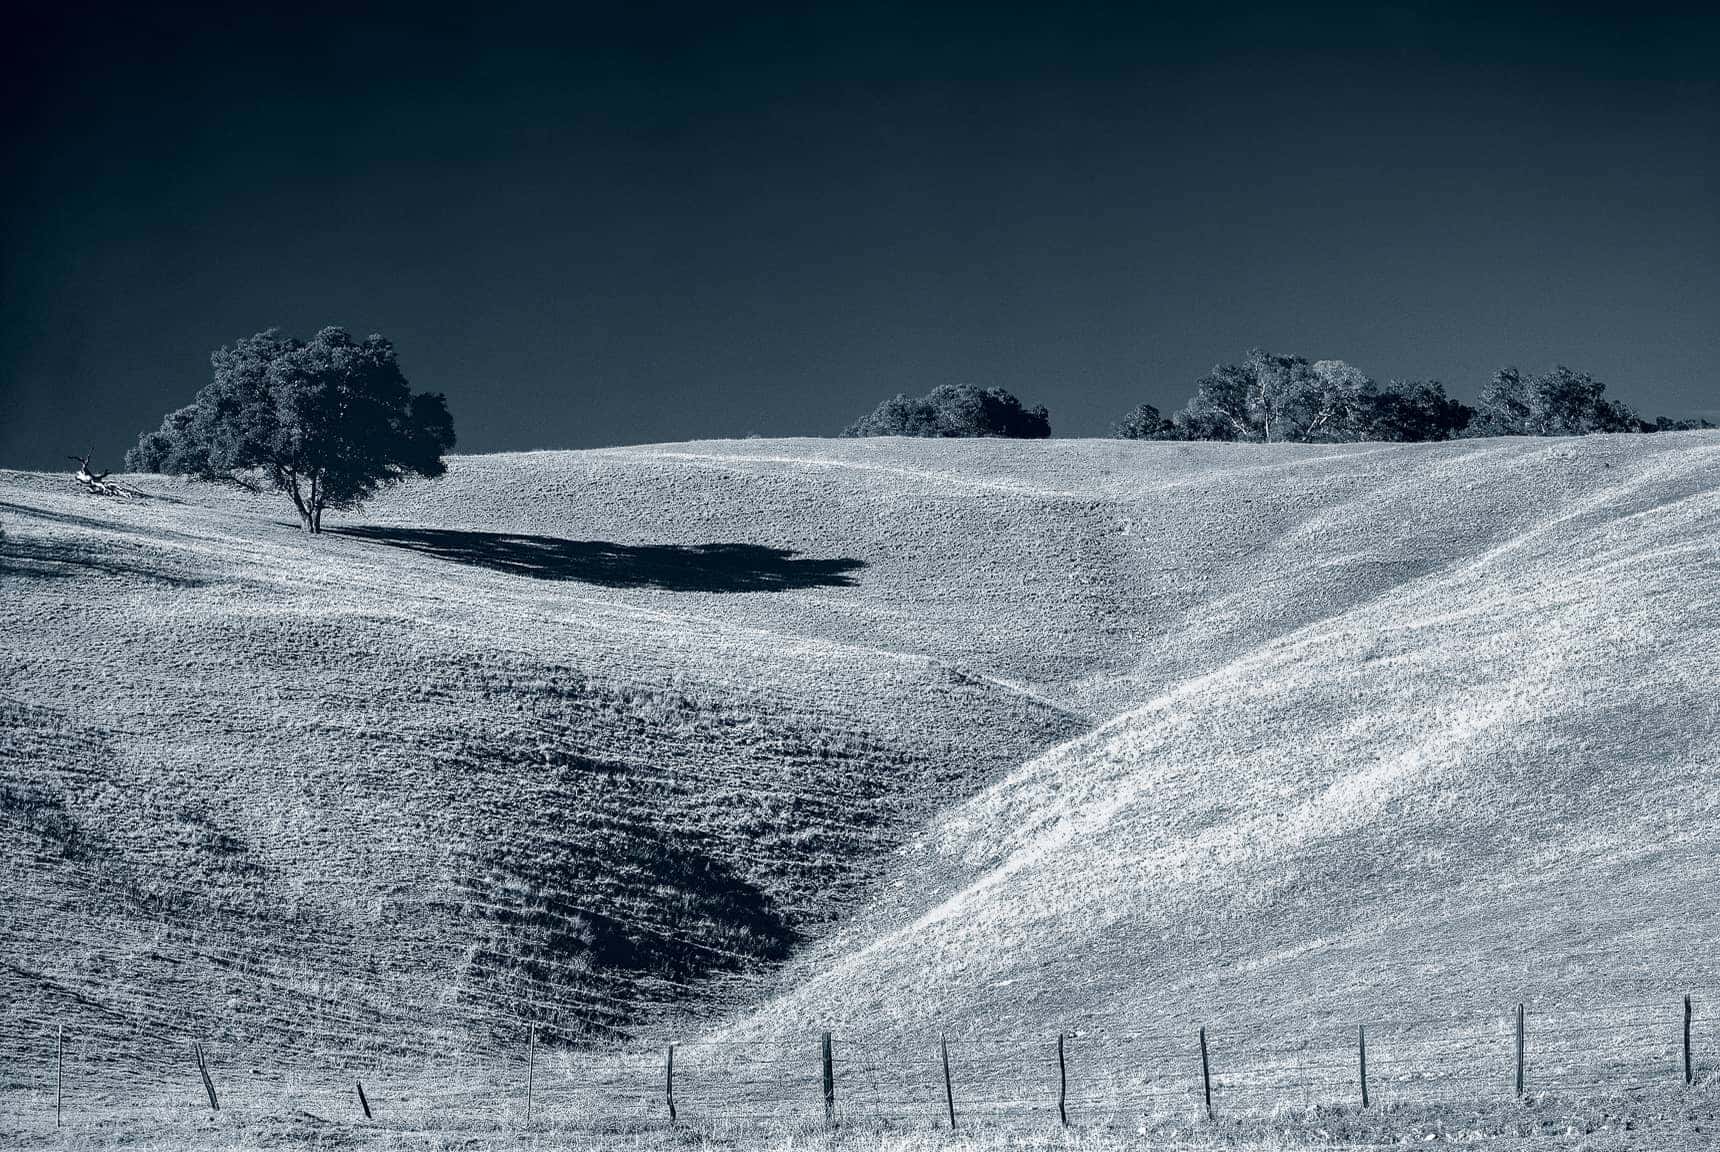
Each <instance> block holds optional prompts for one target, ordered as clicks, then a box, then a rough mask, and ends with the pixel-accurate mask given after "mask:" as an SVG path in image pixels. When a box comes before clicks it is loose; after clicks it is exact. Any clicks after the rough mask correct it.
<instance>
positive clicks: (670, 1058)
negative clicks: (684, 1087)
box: [663, 1044, 675, 1128]
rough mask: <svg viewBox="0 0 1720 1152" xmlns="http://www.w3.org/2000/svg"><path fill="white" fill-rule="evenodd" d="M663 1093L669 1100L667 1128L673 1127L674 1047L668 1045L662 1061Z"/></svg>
mask: <svg viewBox="0 0 1720 1152" xmlns="http://www.w3.org/2000/svg"><path fill="white" fill-rule="evenodd" d="M663 1092H664V1095H666V1096H667V1097H668V1099H669V1126H670V1127H671V1128H672V1127H674V1126H675V1045H674V1044H670V1045H669V1052H668V1055H667V1056H666V1057H665V1058H664V1061H663Z"/></svg>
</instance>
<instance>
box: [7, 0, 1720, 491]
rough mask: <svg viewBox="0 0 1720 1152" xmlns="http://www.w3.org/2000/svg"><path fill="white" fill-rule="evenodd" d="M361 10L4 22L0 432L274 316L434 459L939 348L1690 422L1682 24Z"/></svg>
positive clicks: (1688, 123)
mask: <svg viewBox="0 0 1720 1152" xmlns="http://www.w3.org/2000/svg"><path fill="white" fill-rule="evenodd" d="M139 7H142V6H139ZM247 7H248V6H247ZM359 7H360V6H355V5H342V6H334V5H317V4H299V5H293V6H291V12H290V13H287V14H265V13H262V12H250V11H246V12H238V11H233V12H227V13H225V14H222V15H218V16H217V15H211V14H209V13H206V12H199V11H198V10H196V9H194V8H182V9H173V8H170V7H163V8H156V9H155V10H154V11H152V12H150V13H141V12H137V11H125V10H118V11H112V12H110V11H107V10H105V9H103V8H100V7H96V6H90V5H79V4H75V3H74V4H71V5H60V6H46V5H44V6H41V10H40V11H37V12H36V13H35V15H34V16H26V17H24V18H22V19H23V22H22V23H18V22H16V21H15V22H14V26H13V29H12V31H11V33H9V36H8V44H7V46H6V47H5V48H4V50H3V51H4V53H5V55H6V59H5V60H4V61H3V62H0V63H3V64H4V66H5V69H6V74H7V75H6V78H5V80H4V83H5V85H6V88H5V102H6V108H5V112H6V117H7V121H8V125H9V127H8V131H7V132H6V133H5V143H4V148H5V153H4V154H5V157H6V173H5V176H6V179H5V181H4V191H3V192H0V199H3V202H4V203H3V208H4V219H3V221H0V229H3V232H0V260H3V262H4V264H3V269H0V290H3V293H4V295H3V308H4V327H3V329H0V464H3V465H10V466H22V467H59V466H61V464H62V463H63V460H62V456H63V454H64V453H65V452H67V451H71V450H74V449H75V450H78V451H82V450H83V449H84V448H85V447H87V446H89V445H92V444H93V445H95V446H96V448H97V453H98V457H99V458H100V460H101V462H102V463H103V464H107V465H112V464H115V463H117V458H118V456H119V454H120V452H121V451H122V450H123V449H124V447H125V446H126V445H127V444H129V443H130V442H132V441H133V440H134V439H135V437H136V435H137V433H138V432H139V431H140V430H142V429H143V428H145V427H153V426H154V425H155V424H156V423H157V421H158V420H159V418H160V416H161V414H162V413H163V412H165V411H166V410H168V409H169V408H172V407H175V406H177V405H179V404H182V403H184V402H186V401H187V400H188V399H189V398H190V396H191V395H192V393H194V392H195V391H196V389H197V388H198V387H199V386H200V385H201V384H202V383H203V382H204V380H205V379H206V378H207V374H208V353H209V351H210V349H212V348H214V347H215V346H217V345H219V344H222V343H226V342H229V341H231V340H233V339H234V338H236V337H239V336H242V335H245V334H248V333H251V332H254V331H257V330H259V329H261V328H265V327H268V326H271V325H279V326H281V327H283V328H285V329H287V330H289V331H292V332H296V333H298V334H300V335H309V334H310V333H311V332H312V331H314V330H315V329H316V328H318V327H321V326H323V325H325V324H340V325H343V326H346V327H348V328H351V329H353V330H354V331H356V332H360V333H365V332H371V331H379V332H382V333H384V334H385V335H387V336H389V337H391V338H392V339H393V340H394V341H395V343H396V344H397V345H398V347H399V350H400V356H401V361H402V364H403V366H404V367H405V369H406V371H407V374H408V376H409V377H410V378H411V379H412V381H413V383H414V384H415V385H416V386H417V387H420V388H430V389H435V390H440V391H444V392H446V393H447V394H448V397H449V403H450V407H451V408H452V409H453V412H454V416H455V421H456V426H457V428H458V430H459V433H460V442H461V449H462V450H465V451H485V450H496V449H505V448H534V447H557V446H567V447H580V446H589V445H599V444H614V443H627V442H639V441H648V440H667V439H683V438H690V437H697V436H735V435H742V434H745V433H747V432H753V431H756V432H759V433H763V434H766V435H789V434H829V433H834V432H835V431H837V430H838V429H839V428H840V427H841V426H842V425H843V424H845V423H847V422H848V421H849V420H850V419H852V418H853V417H854V416H856V415H858V414H859V413H860V412H861V411H863V410H865V409H867V408H870V407H871V406H872V404H873V403H875V402H876V401H877V400H878V399H880V398H882V397H883V396H886V395H889V394H892V393H895V392H897V391H911V392H919V391H924V390H925V389H927V388H929V387H932V386H933V385H936V384H940V383H946V382H953V381H973V382H976V383H981V384H1001V385H1004V386H1005V387H1008V388H1010V389H1012V390H1014V391H1015V392H1017V393H1018V394H1019V395H1021V396H1022V397H1023V399H1025V400H1027V401H1028V402H1030V403H1044V404H1046V405H1048V406H1049V407H1050V409H1051V412H1052V421H1053V429H1054V432H1055V433H1056V434H1059V435H1095V434H1099V433H1101V432H1103V431H1104V430H1105V429H1106V428H1107V427H1108V426H1109V424H1110V422H1111V421H1112V420H1113V419H1115V418H1116V417H1117V416H1118V415H1119V414H1120V413H1121V412H1122V411H1123V410H1124V409H1126V408H1128V407H1129V406H1130V405H1132V404H1134V403H1136V402H1138V401H1141V400H1147V401H1150V402H1153V403H1156V404H1159V405H1160V406H1161V407H1166V408H1169V407H1173V406H1175V405H1177V404H1180V403H1181V401H1182V400H1183V398H1184V397H1185V396H1186V395H1187V393H1188V391H1189V388H1190V385H1191V384H1192V382H1193V381H1194V379H1195V378H1196V377H1197V376H1198V375H1199V374H1200V373H1201V372H1202V371H1203V370H1205V369H1206V368H1208V367H1210V366H1211V365H1212V364H1213V363H1214V362H1216V361H1218V360H1221V359H1234V358H1236V357H1238V356H1240V354H1241V353H1242V352H1243V351H1244V350H1245V349H1246V348H1248V347H1250V346H1253V345H1261V346H1265V347H1268V348H1271V349H1274V350H1279V351H1286V352H1296V353H1301V354H1303V355H1308V356H1313V357H1341V358H1343V359H1347V360H1350V361H1351V362H1353V363H1355V364H1357V365H1358V366H1360V367H1362V368H1363V369H1365V370H1367V371H1368V372H1370V373H1372V374H1373V375H1375V376H1377V377H1380V378H1382V379H1384V378H1388V377H1407V376H1426V377H1435V378H1439V379H1442V380H1444V381H1445V382H1446V383H1447V385H1448V386H1449V387H1450V388H1452V390H1453V391H1455V392H1457V393H1458V394H1460V395H1465V396H1472V395H1473V394H1474V392H1475V391H1476V389H1477V388H1479V386H1480V384H1481V383H1482V382H1483V381H1484V380H1485V378H1486V377H1487V375H1488V374H1490V373H1491V372H1492V370H1493V369H1495V368H1497V367H1498V366H1500V365H1502V364H1506V363H1516V364H1519V365H1521V366H1523V367H1525V368H1543V367H1546V366H1548V365H1550V364H1551V363H1553V362H1554V361H1562V362H1566V363H1569V364H1571V365H1573V366H1575V367H1579V368H1583V369H1587V370H1589V371H1592V372H1594V373H1595V374H1596V375H1598V376H1600V377H1601V378H1602V379H1604V380H1606V381H1608V382H1609V384H1610V386H1611V389H1612V393H1613V394H1614V395H1615V396H1617V397H1619V398H1622V399H1625V400H1627V401H1629V402H1631V403H1633V404H1635V405H1636V406H1637V407H1639V408H1640V409H1642V410H1644V411H1645V412H1647V413H1649V414H1658V413H1663V412H1664V413H1668V414H1673V415H1690V414H1705V415H1707V416H1709V417H1710V418H1716V419H1720V369H1717V367H1716V365H1717V364H1720V79H1717V77H1720V67H1717V66H1716V64H1715V60H1716V55H1717V53H1720V35H1717V29H1720V23H1717V21H1716V18H1715V17H1714V16H1713V15H1701V16H1692V15H1688V14H1684V13H1682V12H1681V11H1680V10H1678V9H1674V8H1665V9H1660V8H1656V7H1654V6H1652V5H1643V4H1635V5H1620V6H1617V7H1614V8H1610V9H1585V8H1582V7H1580V6H1573V5H1568V4H1566V5H1547V6H1544V7H1534V6H1528V7H1516V8H1509V7H1502V6H1497V5H1489V6H1486V7H1475V8H1464V7H1462V6H1458V5H1451V4H1425V5H1422V4H1381V5H1358V6H1350V7H1341V8H1340V7H1330V8H1318V7H1315V6H1311V5H1279V4H1273V5H1258V6H1256V5H1226V4H1222V3H1217V4H1213V3H1209V4H1199V5H1186V6H1177V5H1170V6H1153V7H1147V6H1132V7H1127V8H1124V7H1116V8H1109V7H1104V6H1084V7H1083V6H1076V5H1044V6H1038V7H1039V8H1040V10H1039V11H1037V12H1036V13H1031V14H1027V13H1023V12H1018V11H1014V10H1013V8H1014V6H1009V5H975V6H958V5H946V6H941V7H940V6H934V5H921V4H906V5H892V4H887V3H861V4H841V5H824V6H818V7H787V6H783V7H763V6H746V5H696V6H685V7H684V6H670V5H649V4H646V5H640V4H620V3H617V4H613V5H605V6H583V7H582V6H567V5H564V6H560V7H558V8H556V9H553V10H552V9H549V8H545V9H533V8H527V7H522V6H517V5H513V4H510V3H506V2H487V3H482V4H473V5H470V6H466V7H458V6H448V7H438V6H434V5H417V6H413V7H411V8H410V9H402V10H400V11H399V12H394V13H389V12H385V11H382V10H380V9H373V10H371V11H370V14H361V13H360V12H359ZM403 13H406V14H403ZM31 21H35V22H36V23H35V24H33V25H32V24H31Z"/></svg>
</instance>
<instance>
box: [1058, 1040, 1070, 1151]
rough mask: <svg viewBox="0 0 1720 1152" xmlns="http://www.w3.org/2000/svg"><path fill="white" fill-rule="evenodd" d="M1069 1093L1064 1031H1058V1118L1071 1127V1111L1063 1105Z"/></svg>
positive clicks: (1064, 1125)
mask: <svg viewBox="0 0 1720 1152" xmlns="http://www.w3.org/2000/svg"><path fill="white" fill-rule="evenodd" d="M1068 1094H1069V1077H1068V1069H1067V1067H1066V1066H1065V1064H1064V1062H1063V1033H1062V1032H1059V1033H1057V1119H1059V1120H1061V1121H1062V1122H1063V1127H1065V1128H1067V1127H1069V1112H1068V1110H1067V1109H1065V1108H1064V1106H1063V1101H1064V1100H1065V1098H1066V1097H1067V1096H1068Z"/></svg>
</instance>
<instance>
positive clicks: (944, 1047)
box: [938, 1032, 956, 1132]
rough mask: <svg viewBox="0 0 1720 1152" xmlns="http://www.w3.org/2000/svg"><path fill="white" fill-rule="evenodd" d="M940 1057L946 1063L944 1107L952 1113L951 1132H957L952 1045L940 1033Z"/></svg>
mask: <svg viewBox="0 0 1720 1152" xmlns="http://www.w3.org/2000/svg"><path fill="white" fill-rule="evenodd" d="M938 1055H939V1056H941V1057H942V1058H943V1061H944V1107H946V1108H948V1109H949V1112H950V1131H951V1132H954V1131H955V1130H956V1093H955V1089H954V1088H952V1087H951V1086H950V1045H949V1041H948V1040H946V1039H945V1038H944V1035H943V1034H942V1033H941V1032H940V1033H939V1034H938Z"/></svg>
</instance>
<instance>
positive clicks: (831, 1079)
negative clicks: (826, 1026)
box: [824, 1032, 836, 1124]
mask: <svg viewBox="0 0 1720 1152" xmlns="http://www.w3.org/2000/svg"><path fill="white" fill-rule="evenodd" d="M835 1119H836V1067H835V1063H834V1061H832V1059H831V1057H830V1033H828V1032H826V1033H825V1034H824V1122H825V1123H826V1124H829V1123H831V1122H832V1121H834V1120H835Z"/></svg>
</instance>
